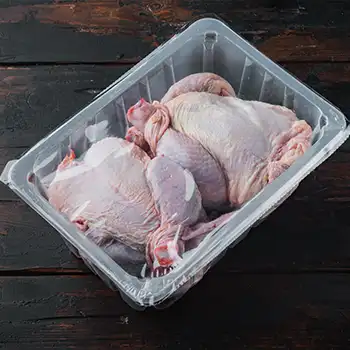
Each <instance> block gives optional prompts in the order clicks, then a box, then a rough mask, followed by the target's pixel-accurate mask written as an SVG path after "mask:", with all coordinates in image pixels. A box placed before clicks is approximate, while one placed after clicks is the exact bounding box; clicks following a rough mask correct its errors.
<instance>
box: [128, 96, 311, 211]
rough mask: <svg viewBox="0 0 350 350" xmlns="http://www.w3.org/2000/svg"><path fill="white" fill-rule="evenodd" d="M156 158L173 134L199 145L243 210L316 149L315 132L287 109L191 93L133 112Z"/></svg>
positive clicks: (133, 119)
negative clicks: (162, 143)
mask: <svg viewBox="0 0 350 350" xmlns="http://www.w3.org/2000/svg"><path fill="white" fill-rule="evenodd" d="M128 119H129V121H130V122H131V123H132V124H133V125H134V126H135V127H136V128H137V130H139V131H140V132H143V133H144V137H145V140H146V142H147V143H148V144H149V146H150V148H151V151H152V152H154V149H156V147H157V145H158V143H159V142H160V140H161V139H162V137H163V135H164V134H165V131H166V130H167V129H168V128H170V127H171V128H173V129H174V130H176V131H178V132H181V133H183V134H185V135H187V136H188V137H190V138H192V139H194V140H197V141H198V142H199V143H200V144H201V145H202V146H203V147H204V148H205V150H207V151H208V152H209V154H211V155H212V156H213V158H214V159H215V160H216V161H217V162H218V164H219V165H220V166H221V168H222V169H223V171H224V175H225V177H226V179H227V180H226V190H227V194H228V198H229V201H230V204H231V205H232V206H233V207H239V206H241V205H242V204H243V203H245V202H246V201H247V200H249V199H251V198H252V197H253V196H254V195H255V194H257V193H258V192H259V191H260V190H261V189H262V188H263V187H264V186H266V185H267V184H268V183H270V182H272V181H273V180H274V179H275V178H276V177H278V176H279V175H281V174H282V173H283V171H285V170H286V169H288V167H289V166H291V165H292V164H293V163H294V161H295V160H296V159H297V158H298V157H299V156H301V155H303V154H304V153H305V151H306V150H307V149H308V148H309V147H310V146H311V136H312V129H311V127H310V126H309V125H308V124H307V123H306V122H305V121H303V120H298V118H297V117H296V115H295V113H294V112H293V111H291V110H289V109H287V108H285V107H281V106H274V105H270V104H267V103H263V102H257V101H243V100H241V99H239V98H237V97H233V96H225V97H224V96H220V95H215V94H212V93H206V92H186V93H183V94H180V95H178V96H177V97H175V98H173V99H171V100H170V101H168V102H167V103H165V104H160V103H158V102H154V103H153V104H149V103H147V102H145V101H143V103H142V104H139V105H137V106H136V108H133V109H132V110H129V111H128Z"/></svg>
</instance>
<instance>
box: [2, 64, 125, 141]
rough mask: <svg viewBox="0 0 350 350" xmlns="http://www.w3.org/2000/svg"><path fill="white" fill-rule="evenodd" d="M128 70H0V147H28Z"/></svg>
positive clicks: (8, 68) (61, 67) (111, 68)
mask: <svg viewBox="0 0 350 350" xmlns="http://www.w3.org/2000/svg"><path fill="white" fill-rule="evenodd" d="M128 68H130V66H122V67H109V66H106V67H94V66H92V65H89V66H85V65H84V66H39V67H20V68H18V67H17V68H13V67H7V68H0V147H6V148H8V147H25V148H27V147H29V146H30V147H31V146H32V145H34V144H35V143H36V142H38V141H39V140H40V139H42V138H43V137H44V136H46V135H47V134H48V133H49V132H50V131H52V130H53V129H54V128H56V127H57V126H58V125H60V124H62V123H63V121H65V120H66V119H68V118H70V117H71V116H72V115H73V114H74V113H76V112H78V111H79V110H80V109H81V108H83V107H85V105H86V104H88V103H89V102H90V101H91V100H92V99H93V97H94V96H96V94H97V93H99V92H100V91H101V90H102V89H104V88H105V87H107V86H108V85H109V84H111V83H112V82H113V81H114V80H116V79H117V78H119V77H120V75H122V74H123V73H124V72H126V71H127V70H128Z"/></svg>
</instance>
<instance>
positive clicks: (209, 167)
mask: <svg viewBox="0 0 350 350" xmlns="http://www.w3.org/2000/svg"><path fill="white" fill-rule="evenodd" d="M126 138H127V140H129V141H130V142H134V143H135V144H137V145H138V146H140V147H141V148H143V149H144V150H145V151H146V152H148V154H149V156H150V157H154V156H166V157H167V158H169V159H171V160H172V161H173V162H175V163H177V164H179V165H181V167H183V168H184V169H187V170H188V171H189V172H190V173H191V174H192V175H193V177H194V180H195V182H196V184H197V186H198V189H199V191H200V193H201V195H202V201H203V203H202V204H203V207H204V208H205V209H206V210H214V209H219V208H220V207H224V206H225V204H226V203H227V191H226V185H225V177H224V174H223V171H222V169H221V167H220V166H219V164H218V163H217V162H216V161H215V159H214V158H213V157H212V156H211V155H210V153H209V152H207V151H206V150H205V149H204V147H203V146H202V145H201V144H200V143H199V142H198V141H196V140H195V139H193V138H190V137H188V136H186V135H185V134H183V133H180V132H177V131H175V130H174V129H172V128H168V129H167V130H166V131H165V132H164V134H163V136H162V138H161V139H160V140H159V142H158V143H157V144H156V145H155V146H153V147H152V148H155V149H156V150H155V154H153V153H152V152H151V151H150V148H149V145H148V143H147V142H146V140H145V139H144V136H143V133H142V132H140V131H139V130H137V129H136V128H135V127H132V128H129V130H128V132H127V135H126Z"/></svg>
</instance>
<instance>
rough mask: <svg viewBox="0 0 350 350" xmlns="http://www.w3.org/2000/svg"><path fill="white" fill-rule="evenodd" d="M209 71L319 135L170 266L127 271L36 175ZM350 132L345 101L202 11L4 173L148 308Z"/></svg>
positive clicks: (193, 276)
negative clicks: (163, 271) (146, 272)
mask: <svg viewBox="0 0 350 350" xmlns="http://www.w3.org/2000/svg"><path fill="white" fill-rule="evenodd" d="M202 71H207V72H214V73H216V74H219V75H221V76H222V77H223V78H225V79H227V80H228V81H229V82H230V83H231V84H232V86H233V88H234V89H235V91H236V93H237V95H238V96H239V97H241V98H243V99H253V100H260V101H264V102H269V103H273V104H279V105H284V106H286V107H289V108H293V109H294V110H295V112H296V114H297V116H298V117H299V118H301V119H305V120H306V121H307V122H308V123H309V124H310V125H311V127H312V128H313V145H312V147H311V148H310V149H309V150H308V151H307V152H306V153H305V154H304V155H303V156H302V157H300V158H299V159H298V160H297V161H296V162H295V163H294V164H293V166H291V167H290V168H289V169H288V170H287V171H286V172H284V173H283V174H282V175H281V176H280V177H279V178H277V179H276V180H275V181H273V182H272V183H271V184H270V185H268V186H267V187H265V188H264V189H263V190H262V191H260V192H259V193H258V194H257V195H256V196H255V197H254V198H253V199H252V200H250V201H249V202H247V203H246V204H245V205H244V206H243V208H241V209H240V210H238V211H236V212H235V214H234V215H233V216H232V218H231V219H230V221H229V222H228V223H226V224H225V225H223V226H219V227H218V228H216V229H215V230H214V231H213V232H211V234H210V235H209V236H208V237H207V238H206V239H205V240H204V241H203V242H202V243H201V245H200V246H199V248H197V249H194V250H193V251H191V252H190V253H189V254H187V256H186V257H185V258H184V263H183V264H181V265H180V266H178V267H177V268H176V269H174V270H173V271H172V272H171V273H170V274H168V275H166V276H164V277H160V278H152V279H142V278H138V277H135V276H134V275H132V274H130V273H128V272H126V270H124V269H123V268H122V267H121V266H120V265H118V264H117V263H116V262H115V261H113V260H112V259H111V258H110V257H109V256H108V255H107V254H106V253H105V252H104V251H103V250H102V249H101V248H99V247H98V246H96V245H95V244H94V243H93V242H91V241H90V240H89V239H88V238H87V237H85V236H84V235H83V234H81V233H80V232H78V230H77V229H76V228H75V226H73V225H72V224H71V223H69V222H68V221H67V220H66V219H65V218H64V217H63V216H62V215H60V214H59V213H58V212H57V211H55V210H54V209H53V208H52V207H51V206H50V205H49V203H48V202H47V200H46V199H45V197H44V196H43V195H42V193H41V191H40V186H38V185H37V184H32V183H31V182H30V181H29V180H28V177H29V176H30V175H31V174H32V173H33V172H34V173H35V171H41V172H47V173H49V172H52V171H53V169H55V167H56V166H57V165H58V162H59V161H60V160H62V158H63V156H64V155H65V154H66V152H67V148H68V146H69V145H71V146H72V147H73V148H74V149H79V148H80V149H81V150H83V149H86V148H87V147H89V146H90V145H91V142H90V140H89V139H88V138H87V137H86V135H87V134H86V132H85V131H86V129H87V128H88V127H91V125H94V124H98V123H102V125H104V127H103V128H102V130H103V135H99V134H98V130H99V129H98V128H97V129H95V131H93V132H92V133H93V134H94V135H95V140H96V139H98V138H101V137H103V136H107V135H109V136H110V135H114V136H120V137H124V134H125V131H126V128H127V127H128V123H127V120H126V117H125V114H126V111H127V109H128V108H129V107H130V106H131V105H133V104H134V103H136V102H137V101H138V100H139V99H140V97H143V98H145V99H146V100H148V101H153V100H160V99H161V97H162V96H163V95H164V94H165V92H166V91H167V89H168V88H169V87H170V86H171V85H172V84H173V83H174V82H176V81H178V80H180V79H181V78H183V77H185V76H186V75H189V74H192V73H196V72H202ZM99 125H101V124H99ZM96 130H97V131H96ZM348 136H349V128H348V127H347V120H346V118H345V116H344V115H343V114H342V113H341V112H340V111H339V110H338V109H337V108H335V107H334V106H333V105H332V104H330V103H329V102H328V101H326V100H325V99H324V98H322V97H321V96H320V95H319V94H317V93H316V92H314V91H313V90H311V89H310V88H308V87H307V86H305V85H304V84H302V83H301V82H300V81H299V80H297V79H296V78H294V77H293V76H292V75H290V74H289V73H287V72H286V71H285V70H283V69H282V68H281V67H280V66H278V65H277V64H275V63H274V62H272V61H271V60H270V59H268V58H267V57H266V56H264V55H263V54H262V53H260V52H259V51H258V50H256V49H255V48H254V47H253V46H251V45H250V44H249V43H248V42H246V41H245V40H244V39H242V38H241V37H240V36H239V35H237V34H236V33H235V32H234V31H232V30H231V29H230V28H229V27H228V26H227V25H226V24H225V23H224V22H222V21H220V20H218V19H213V18H202V19H199V20H197V21H195V22H193V23H191V24H189V25H188V26H186V28H184V29H183V30H182V31H181V32H180V33H178V34H176V35H175V36H174V37H172V38H171V39H170V40H169V41H167V42H166V43H164V44H163V45H161V46H160V47H158V48H157V49H156V50H154V51H153V52H152V53H151V54H149V55H148V56H147V57H146V58H144V59H143V60H142V61H141V62H140V63H138V64H137V65H135V66H134V67H133V68H132V69H130V70H129V71H128V72H127V73H126V74H124V75H123V76H122V77H121V78H119V79H118V80H117V81H116V82H114V83H113V84H112V85H111V86H109V87H108V88H106V89H105V90H104V91H103V92H102V93H100V94H99V95H98V96H97V97H96V98H95V99H94V100H93V101H92V102H91V103H90V104H89V105H88V106H86V107H85V108H84V109H82V110H81V111H79V112H78V113H77V114H76V115H74V116H73V117H72V118H71V119H69V120H68V121H67V122H65V123H64V124H63V125H61V126H60V127H59V128H57V129H56V130H54V131H53V132H52V133H51V134H49V135H48V136H47V137H45V138H44V139H43V140H41V141H40V142H39V143H37V144H36V145H35V146H34V147H32V148H31V149H30V150H29V151H27V152H26V153H25V154H23V155H22V156H21V157H20V159H17V160H13V161H11V162H9V163H8V164H7V165H6V167H5V169H4V171H3V173H2V176H1V180H2V181H3V182H4V183H6V184H7V185H8V186H9V187H10V188H11V189H12V190H13V191H14V192H15V193H17V194H18V196H20V197H21V198H22V199H23V200H24V201H25V202H26V203H27V204H28V205H30V206H31V207H32V208H33V209H34V210H36V211H37V212H38V213H39V214H40V215H41V216H42V217H44V218H45V219H46V220H47V221H48V222H49V223H50V224H51V225H52V226H53V227H55V228H56V229H57V231H58V232H59V233H60V234H61V235H62V237H63V239H64V240H65V242H66V243H67V245H68V247H69V248H70V249H71V250H72V252H74V253H75V254H76V255H77V256H80V257H81V258H82V259H84V262H85V263H86V264H87V265H88V266H89V267H90V268H91V270H92V271H94V272H95V273H96V274H97V275H99V276H100V277H101V279H102V280H103V281H105V282H106V284H107V285H108V286H109V287H110V288H112V289H113V290H119V291H120V293H121V295H122V296H123V298H124V299H125V301H127V302H128V303H129V305H130V306H132V307H133V308H135V309H138V310H142V309H144V308H146V307H149V306H154V307H156V308H164V307H167V306H169V305H170V304H172V303H173V302H174V301H175V300H177V299H178V298H179V297H181V296H182V295H183V294H184V293H185V292H186V291H187V290H188V289H189V288H191V287H192V286H193V285H194V284H196V283H197V282H198V281H199V280H200V279H201V278H202V277H203V275H204V274H205V273H206V272H207V270H208V269H209V268H210V267H211V266H212V265H213V264H214V262H216V261H218V259H219V258H220V257H221V256H222V255H223V254H224V253H225V252H226V250H227V249H228V248H229V247H230V246H231V247H232V246H234V245H235V244H237V243H238V242H239V241H240V240H241V239H242V238H243V237H245V235H246V234H247V232H248V231H249V229H250V228H251V227H252V226H255V225H257V224H258V223H259V222H261V220H263V219H264V218H265V217H266V216H267V215H269V214H270V213H271V212H272V211H273V210H275V209H276V208H277V207H278V206H279V205H280V204H281V203H282V202H283V201H284V200H285V199H286V198H287V197H288V196H290V194H291V193H292V192H293V191H294V190H295V189H296V188H297V186H298V185H299V183H300V181H302V180H303V178H305V177H306V176H307V175H308V174H309V173H310V172H311V171H312V170H314V169H315V168H316V167H317V166H318V165H319V164H321V163H322V162H323V161H324V160H325V159H327V158H328V157H329V156H330V155H331V154H332V153H333V152H334V151H335V150H336V149H337V148H338V147H339V146H340V145H341V144H342V143H343V142H344V141H345V140H346V139H347V138H348ZM38 169H39V170H38ZM42 175H45V174H42ZM218 288H220V286H218Z"/></svg>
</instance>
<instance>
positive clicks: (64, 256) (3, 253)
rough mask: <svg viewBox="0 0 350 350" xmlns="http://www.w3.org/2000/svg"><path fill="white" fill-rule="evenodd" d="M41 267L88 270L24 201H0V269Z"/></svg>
mask: <svg viewBox="0 0 350 350" xmlns="http://www.w3.org/2000/svg"><path fill="white" fill-rule="evenodd" d="M42 268H45V269H48V270H50V271H52V272H54V271H53V269H56V270H58V272H59V270H62V269H68V270H74V271H78V272H83V271H85V272H87V271H88V270H87V268H86V267H85V265H84V264H83V263H82V262H81V260H80V259H77V258H75V256H74V255H73V254H71V253H70V251H69V250H68V248H67V246H66V245H65V243H64V242H63V240H62V238H61V236H60V235H59V233H58V232H57V231H56V230H55V229H53V228H52V227H51V226H50V225H49V224H48V223H47V222H46V221H45V220H44V219H42V218H41V216H39V215H38V214H37V213H36V212H34V211H33V210H32V209H30V208H29V207H28V206H27V205H26V204H24V203H23V202H13V201H8V202H0V271H1V272H3V271H9V270H11V271H20V270H23V269H26V270H33V271H34V270H38V271H39V270H40V269H42ZM0 274H1V273H0Z"/></svg>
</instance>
